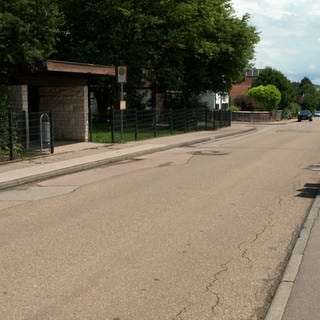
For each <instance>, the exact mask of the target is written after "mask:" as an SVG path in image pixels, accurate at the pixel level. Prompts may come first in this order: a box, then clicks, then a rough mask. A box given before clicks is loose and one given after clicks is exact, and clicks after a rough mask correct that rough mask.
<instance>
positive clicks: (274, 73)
mask: <svg viewBox="0 0 320 320" xmlns="http://www.w3.org/2000/svg"><path fill="white" fill-rule="evenodd" d="M268 84H273V85H274V86H276V87H277V88H278V90H279V91H280V93H281V101H280V104H279V107H280V108H283V109H284V108H286V107H287V106H288V105H289V104H290V103H291V102H293V101H294V98H295V93H294V88H293V86H292V84H291V82H290V80H288V78H287V77H286V76H285V75H284V74H282V73H281V72H280V71H278V70H276V69H273V68H271V67H267V68H265V69H263V70H262V71H261V72H260V74H259V76H258V77H257V78H256V79H255V80H254V81H253V83H252V87H257V86H260V85H264V86H266V85H268Z"/></svg>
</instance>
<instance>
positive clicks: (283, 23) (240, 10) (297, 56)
mask: <svg viewBox="0 0 320 320" xmlns="http://www.w3.org/2000/svg"><path fill="white" fill-rule="evenodd" d="M231 3H232V5H233V8H234V9H235V11H236V14H237V15H238V16H242V15H243V14H244V13H246V12H247V13H249V14H250V16H251V19H250V24H252V25H254V26H255V27H256V29H257V31H258V32H259V33H260V42H259V44H258V45H257V46H256V55H255V56H256V57H255V60H254V65H255V66H256V67H257V68H264V67H266V66H270V67H272V68H274V69H277V70H279V71H281V72H282V73H283V74H284V75H285V76H286V77H287V78H288V79H290V80H291V81H300V80H301V79H302V78H303V77H304V76H307V77H308V78H309V79H310V80H311V81H312V82H313V83H314V84H320V1H319V0H259V1H257V0H256V1H252V0H251V1H250V0H231Z"/></svg>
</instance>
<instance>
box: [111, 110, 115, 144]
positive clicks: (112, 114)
mask: <svg viewBox="0 0 320 320" xmlns="http://www.w3.org/2000/svg"><path fill="white" fill-rule="evenodd" d="M111 143H114V107H113V106H112V107H111Z"/></svg>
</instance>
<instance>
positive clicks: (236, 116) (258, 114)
mask: <svg viewBox="0 0 320 320" xmlns="http://www.w3.org/2000/svg"><path fill="white" fill-rule="evenodd" d="M280 120H282V110H277V111H272V112H269V111H234V112H232V121H245V122H263V121H280Z"/></svg>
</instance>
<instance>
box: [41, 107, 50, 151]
mask: <svg viewBox="0 0 320 320" xmlns="http://www.w3.org/2000/svg"><path fill="white" fill-rule="evenodd" d="M50 144H51V128H50V118H49V115H48V114H47V113H43V114H42V115H41V116H40V151H42V149H43V147H44V146H46V147H49V146H50Z"/></svg>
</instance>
